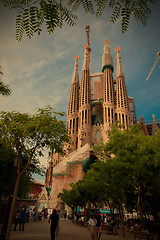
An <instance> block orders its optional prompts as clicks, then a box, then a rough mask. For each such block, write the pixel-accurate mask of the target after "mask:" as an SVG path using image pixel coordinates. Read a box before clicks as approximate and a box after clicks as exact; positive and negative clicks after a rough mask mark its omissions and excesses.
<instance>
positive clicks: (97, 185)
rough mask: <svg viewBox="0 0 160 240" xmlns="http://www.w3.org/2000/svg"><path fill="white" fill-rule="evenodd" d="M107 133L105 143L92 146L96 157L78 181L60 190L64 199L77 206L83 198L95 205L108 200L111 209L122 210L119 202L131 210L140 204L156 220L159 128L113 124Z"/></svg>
mask: <svg viewBox="0 0 160 240" xmlns="http://www.w3.org/2000/svg"><path fill="white" fill-rule="evenodd" d="M109 136H110V139H109V141H108V142H107V143H106V144H101V145H97V146H94V153H95V155H96V156H97V157H98V159H99V160H97V161H96V162H95V163H93V164H91V168H90V169H89V170H88V171H87V173H86V175H85V176H84V177H83V179H82V180H81V181H78V182H77V183H74V184H72V185H71V189H70V190H69V191H68V190H63V193H64V195H63V194H62V196H63V198H62V199H63V201H64V202H65V203H66V204H67V205H68V204H70V205H72V204H73V205H74V203H76V205H79V206H81V204H82V203H81V201H82V199H83V203H84V204H85V203H87V202H91V203H92V204H94V206H95V207H97V206H98V205H103V204H108V206H109V207H110V210H111V212H112V213H113V210H114V209H115V208H118V209H119V210H122V204H123V205H124V206H125V208H126V209H127V210H128V211H130V212H132V211H133V209H136V210H139V207H140V208H141V209H142V211H143V213H144V214H148V215H153V216H154V219H155V221H156V222H159V221H160V218H159V212H160V203H159V199H160V189H159V186H160V148H159V145H160V131H157V133H156V134H155V135H153V136H145V135H144V133H143V131H142V130H141V128H140V126H139V125H136V126H130V129H127V130H124V129H123V131H122V130H120V129H118V128H112V130H111V131H110V132H109ZM76 192H78V194H79V195H78V197H77V198H76V200H75V199H74V198H73V196H74V194H75V193H76ZM75 196H77V195H76V194H75ZM139 199H140V203H139V205H138V200H139ZM71 203H72V204H71ZM70 205H69V206H70Z"/></svg>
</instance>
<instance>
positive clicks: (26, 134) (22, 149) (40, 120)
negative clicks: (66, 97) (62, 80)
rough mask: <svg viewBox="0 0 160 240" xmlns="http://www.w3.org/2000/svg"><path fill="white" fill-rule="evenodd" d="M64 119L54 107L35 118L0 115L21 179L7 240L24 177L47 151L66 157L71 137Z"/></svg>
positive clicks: (1, 136)
mask: <svg viewBox="0 0 160 240" xmlns="http://www.w3.org/2000/svg"><path fill="white" fill-rule="evenodd" d="M64 115H65V114H64V113H61V112H55V111H54V110H53V109H52V108H51V107H50V106H47V107H45V108H40V109H38V110H37V112H36V113H35V114H33V115H31V114H28V113H20V112H16V111H13V112H4V111H2V112H1V113H0V144H4V146H6V148H8V149H11V150H12V151H14V153H15V158H16V160H17V178H16V183H15V190H14V195H13V201H12V206H11V211H10V216H9V220H8V228H7V234H6V240H8V239H9V234H10V228H11V222H12V217H13V211H14V206H15V202H16V198H17V192H18V187H19V183H20V179H21V177H22V176H23V175H24V174H25V173H26V171H27V170H28V169H29V167H31V166H32V167H33V165H34V163H35V162H34V159H36V157H37V156H42V155H43V151H44V150H45V149H48V151H53V150H54V151H55V152H58V153H59V154H62V155H63V154H65V152H64V144H65V143H66V142H68V141H69V137H68V134H67V129H66V125H65V122H64V121H63V120H62V119H61V118H62V117H63V116H64ZM37 164H39V162H37V163H36V165H37Z"/></svg>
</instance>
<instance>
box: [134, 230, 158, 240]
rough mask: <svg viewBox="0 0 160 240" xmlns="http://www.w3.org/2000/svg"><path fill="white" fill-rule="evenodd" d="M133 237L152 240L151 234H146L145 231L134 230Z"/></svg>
mask: <svg viewBox="0 0 160 240" xmlns="http://www.w3.org/2000/svg"><path fill="white" fill-rule="evenodd" d="M133 233H134V239H140V240H141V239H147V240H153V236H152V235H151V234H147V233H145V232H139V231H134V232H133Z"/></svg>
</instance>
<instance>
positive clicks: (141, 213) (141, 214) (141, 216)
mask: <svg viewBox="0 0 160 240" xmlns="http://www.w3.org/2000/svg"><path fill="white" fill-rule="evenodd" d="M140 202H141V187H140V186H138V200H137V207H138V210H139V214H140V219H141V222H142V228H143V229H144V228H145V222H144V217H143V211H142V208H141V205H140Z"/></svg>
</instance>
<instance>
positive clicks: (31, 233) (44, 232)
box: [10, 219, 134, 240]
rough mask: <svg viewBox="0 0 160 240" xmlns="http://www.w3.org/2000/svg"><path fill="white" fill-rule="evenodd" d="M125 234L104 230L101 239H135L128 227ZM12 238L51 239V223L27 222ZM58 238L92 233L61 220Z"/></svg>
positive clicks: (83, 238) (78, 238)
mask: <svg viewBox="0 0 160 240" xmlns="http://www.w3.org/2000/svg"><path fill="white" fill-rule="evenodd" d="M12 229H13V227H12ZM125 235H126V236H125V238H123V237H122V230H121V229H120V230H119V231H118V235H108V234H106V233H105V232H103V233H102V236H101V240H122V239H123V240H134V236H133V234H132V233H128V231H127V229H126V231H125ZM10 240H50V224H49V223H48V220H47V219H46V220H42V221H38V222H33V221H30V222H29V223H26V224H25V230H24V232H23V231H21V232H19V231H18V230H17V231H16V232H15V231H12V232H11V236H10ZM56 240H90V233H89V230H88V229H87V228H86V227H81V226H80V225H76V224H73V223H71V222H68V221H64V220H60V231H59V234H58V236H56Z"/></svg>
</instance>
